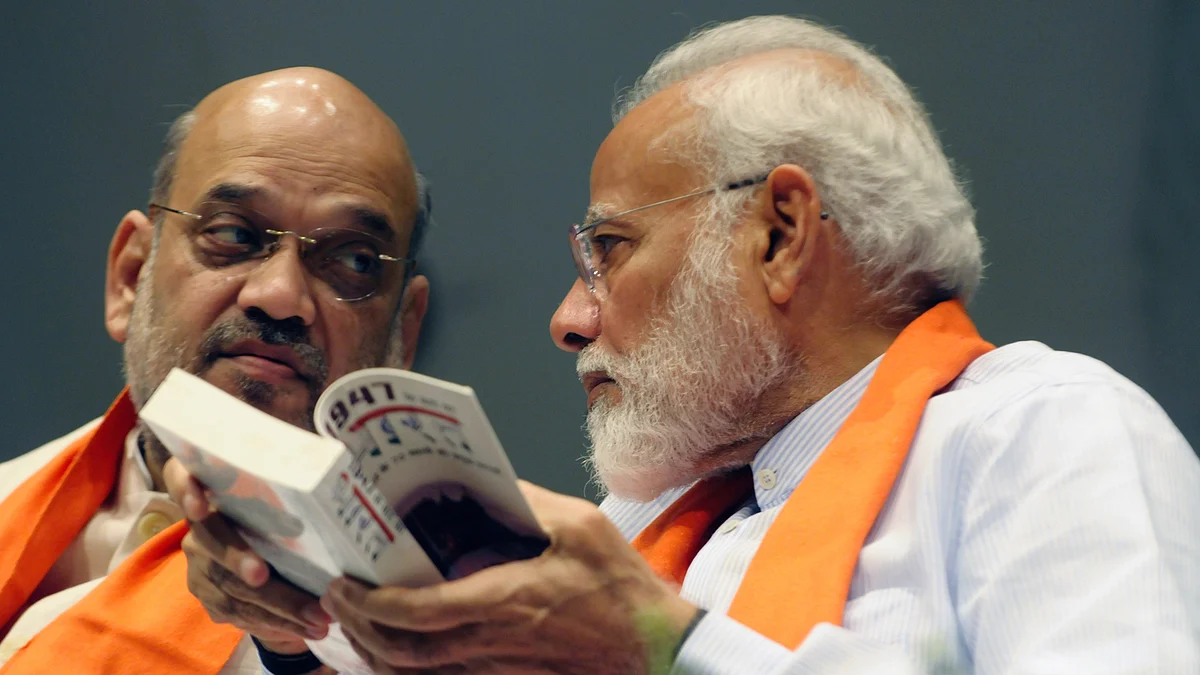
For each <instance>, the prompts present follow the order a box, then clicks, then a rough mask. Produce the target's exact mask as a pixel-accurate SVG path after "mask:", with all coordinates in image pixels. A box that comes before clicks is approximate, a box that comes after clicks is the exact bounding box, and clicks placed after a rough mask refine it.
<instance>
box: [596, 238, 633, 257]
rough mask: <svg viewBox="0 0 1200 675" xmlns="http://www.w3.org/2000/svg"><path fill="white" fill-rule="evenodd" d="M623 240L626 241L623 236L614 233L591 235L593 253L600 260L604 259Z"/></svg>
mask: <svg viewBox="0 0 1200 675" xmlns="http://www.w3.org/2000/svg"><path fill="white" fill-rule="evenodd" d="M623 241H626V239H625V238H624V237H618V236H617V235H615V234H598V235H596V236H594V237H592V249H593V254H594V255H595V256H596V257H598V258H600V259H601V260H605V259H607V258H608V255H609V254H610V253H612V251H613V249H614V248H616V247H617V246H618V245H620V244H621V242H623Z"/></svg>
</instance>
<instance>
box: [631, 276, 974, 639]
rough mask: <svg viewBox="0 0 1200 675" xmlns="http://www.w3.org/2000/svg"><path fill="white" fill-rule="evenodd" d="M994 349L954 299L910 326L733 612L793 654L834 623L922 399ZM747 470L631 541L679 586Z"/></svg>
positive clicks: (781, 523) (774, 534) (706, 484)
mask: <svg viewBox="0 0 1200 675" xmlns="http://www.w3.org/2000/svg"><path fill="white" fill-rule="evenodd" d="M991 349H993V346H992V345H991V344H989V343H987V342H985V341H984V340H983V339H982V338H980V337H979V334H978V332H976V330H975V326H974V324H972V323H971V319H970V318H969V317H968V316H967V313H966V310H965V309H964V308H963V306H962V304H961V303H960V302H958V301H957V300H951V301H947V302H943V303H940V304H938V305H937V306H936V307H934V308H933V309H930V310H929V311H927V312H925V313H924V314H922V315H921V316H920V317H918V318H917V319H916V320H915V321H913V322H912V323H911V324H909V326H908V327H906V328H905V329H904V330H903V331H902V332H901V333H900V335H899V337H897V338H896V341H895V342H894V343H893V344H892V346H891V347H890V348H888V350H887V351H886V352H885V353H884V355H883V359H882V360H881V361H880V363H879V366H878V368H877V369H876V370H875V374H874V376H872V378H871V382H870V384H868V385H867V389H866V391H865V392H864V393H863V397H862V400H861V401H859V403H858V405H857V406H855V408H854V411H853V412H851V413H850V416H849V417H848V418H847V419H846V422H845V424H843V425H842V427H841V429H840V430H839V431H838V433H837V435H835V436H834V438H833V440H832V441H831V442H830V443H829V446H828V447H826V448H825V449H824V451H822V453H821V456H820V457H818V458H817V461H816V462H815V463H814V464H813V466H812V468H811V469H809V471H808V474H807V475H805V477H804V479H803V480H802V481H801V482H800V485H799V486H798V487H797V488H796V491H795V492H793V493H792V496H791V497H789V498H788V500H787V502H786V503H784V505H783V507H782V509H781V510H780V513H779V515H778V516H777V517H776V519H775V522H774V523H772V525H771V527H770V529H769V530H767V534H766V536H765V537H764V538H763V541H762V543H761V544H760V545H759V547H758V551H757V553H756V554H755V556H754V559H753V560H751V561H750V567H749V569H748V570H747V571H746V575H745V576H744V577H743V578H742V583H741V585H740V586H739V587H738V591H737V594H736V595H735V596H734V598H733V603H732V604H731V605H730V607H729V616H730V617H731V618H733V619H736V620H737V621H739V622H740V623H742V624H744V625H746V626H748V627H750V628H752V629H754V630H755V631H757V632H759V633H761V634H762V635H765V636H766V637H769V638H771V639H772V640H774V641H776V642H778V643H780V644H782V645H784V646H785V647H788V648H789V649H795V648H797V647H798V646H800V643H801V642H803V641H804V638H805V637H806V636H807V635H808V633H809V631H811V630H812V628H813V627H814V626H816V625H817V624H818V623H822V622H828V623H832V624H841V621H842V612H843V610H844V609H845V606H846V600H847V596H848V594H849V592H850V581H851V579H852V577H853V575H854V568H855V566H856V565H857V563H858V554H859V551H861V550H862V546H863V542H864V541H865V540H866V537H867V534H868V532H870V530H871V527H872V525H873V524H874V523H875V519H876V518H877V517H878V516H879V511H880V510H881V509H882V508H883V505H884V502H886V500H887V497H888V495H889V494H890V493H891V491H892V487H893V485H894V484H895V482H896V477H897V476H898V475H899V473H900V470H901V468H903V466H904V460H905V459H906V458H907V457H908V450H909V447H910V446H911V445H912V442H913V438H914V436H915V435H916V432H917V427H918V425H919V424H920V422H921V416H922V415H923V414H924V412H925V405H926V404H927V403H928V402H929V399H930V398H931V397H932V396H933V395H934V394H936V393H937V392H938V391H939V390H941V389H942V388H943V387H945V386H947V385H949V384H950V383H951V382H953V381H954V380H955V379H956V378H957V377H958V376H959V375H960V374H961V373H962V371H963V370H964V369H966V367H967V366H968V365H970V363H971V362H972V361H974V360H975V359H976V358H978V357H979V356H980V355H982V354H984V353H986V352H988V351H990V350H991ZM752 489H753V486H752V485H751V484H750V478H749V475H748V473H747V472H745V471H738V472H734V473H732V474H727V475H725V476H718V477H715V478H710V479H706V480H703V481H701V482H699V483H697V484H696V485H695V486H693V487H692V488H691V489H690V490H688V491H687V492H686V493H684V495H683V496H682V497H680V498H679V499H678V500H677V501H676V502H675V503H674V504H672V505H671V506H670V507H668V508H667V510H666V511H664V512H663V513H662V514H660V515H659V516H658V518H656V519H655V520H654V522H652V523H651V524H650V525H648V526H647V527H646V529H644V530H643V531H642V532H641V533H640V534H639V535H638V536H637V537H636V538H635V539H634V540H633V546H634V548H636V549H637V550H638V551H639V552H640V553H641V554H642V556H643V557H644V558H646V560H647V561H648V562H649V563H650V566H651V567H652V568H654V570H655V572H656V573H657V574H658V575H659V576H660V577H662V578H664V579H666V580H668V581H673V582H675V583H679V584H682V583H683V578H684V575H685V574H686V573H687V568H688V565H690V564H691V561H692V559H693V558H694V557H695V555H696V553H697V552H698V551H699V550H700V548H701V547H703V545H704V543H705V542H706V541H707V540H708V537H709V536H711V534H712V528H713V527H714V526H715V525H716V523H715V520H716V519H717V518H719V517H720V516H722V515H723V514H725V513H727V512H728V510H729V508H730V507H731V506H732V505H733V504H735V503H737V502H739V501H740V500H741V499H745V498H746V497H748V496H749V494H750V493H751V490H752Z"/></svg>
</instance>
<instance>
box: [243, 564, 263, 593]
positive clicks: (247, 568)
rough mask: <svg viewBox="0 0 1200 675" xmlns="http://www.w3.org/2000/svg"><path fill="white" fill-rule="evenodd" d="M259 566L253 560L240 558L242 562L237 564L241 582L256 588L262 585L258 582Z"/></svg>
mask: <svg viewBox="0 0 1200 675" xmlns="http://www.w3.org/2000/svg"><path fill="white" fill-rule="evenodd" d="M260 568H261V566H260V564H259V562H258V561H257V560H255V559H254V558H242V562H240V563H239V564H238V572H239V573H240V574H241V576H242V580H243V581H245V582H246V583H248V584H250V585H251V586H258V585H259V584H261V583H262V581H261V580H259V576H261V575H260V574H259V571H260Z"/></svg>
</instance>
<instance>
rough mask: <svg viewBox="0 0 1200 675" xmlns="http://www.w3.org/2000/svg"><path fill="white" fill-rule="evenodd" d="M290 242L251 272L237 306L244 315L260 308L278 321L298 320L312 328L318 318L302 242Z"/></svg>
mask: <svg viewBox="0 0 1200 675" xmlns="http://www.w3.org/2000/svg"><path fill="white" fill-rule="evenodd" d="M291 239H292V238H291V237H283V238H282V239H280V241H279V244H278V248H277V249H276V250H275V252H274V253H272V254H271V255H270V256H268V257H267V259H266V260H264V261H262V263H260V264H259V265H258V267H256V268H255V269H254V270H253V271H251V272H250V275H249V276H248V277H247V278H246V283H245V284H244V285H243V286H242V290H241V292H240V293H238V305H239V306H240V307H241V308H242V310H243V311H245V310H248V309H250V308H252V307H255V308H258V309H260V310H262V311H264V312H266V313H267V315H268V316H270V317H271V318H272V319H276V320H279V321H283V320H285V319H291V318H293V317H295V318H296V319H299V320H300V321H301V322H303V323H304V325H305V326H310V325H312V323H313V321H315V320H316V315H317V307H316V302H315V301H314V299H313V293H312V287H311V279H310V278H309V275H308V272H307V270H306V269H305V267H304V261H303V259H302V258H301V249H300V245H299V244H300V242H299V241H294V240H292V241H289V240H291Z"/></svg>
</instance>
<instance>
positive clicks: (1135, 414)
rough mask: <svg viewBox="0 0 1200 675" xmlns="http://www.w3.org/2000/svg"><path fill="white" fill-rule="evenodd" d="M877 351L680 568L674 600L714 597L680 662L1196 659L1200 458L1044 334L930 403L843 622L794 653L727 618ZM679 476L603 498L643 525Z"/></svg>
mask: <svg viewBox="0 0 1200 675" xmlns="http://www.w3.org/2000/svg"><path fill="white" fill-rule="evenodd" d="M877 364H878V361H876V362H875V363H872V364H871V365H870V366H868V367H867V368H865V369H864V370H863V371H861V372H860V373H858V374H857V375H855V376H854V377H853V378H851V379H850V380H849V381H847V382H846V383H844V384H843V385H842V386H840V387H839V388H837V389H836V390H835V391H834V392H832V393H831V394H830V395H829V396H827V397H825V398H824V399H822V400H821V401H819V402H818V403H817V404H815V405H813V406H812V407H811V408H809V409H808V410H806V411H805V412H803V413H802V414H800V415H799V416H797V417H796V418H795V419H794V420H793V421H792V422H791V423H790V424H788V426H787V427H785V428H784V429H783V430H782V431H781V432H780V433H779V434H777V435H776V436H775V437H774V438H772V439H771V440H770V441H769V442H768V443H767V444H766V445H765V446H763V448H762V450H760V451H759V453H758V455H757V456H756V457H755V459H754V462H753V463H752V466H751V469H752V471H753V475H754V476H755V487H754V492H755V494H754V498H753V499H752V500H750V501H749V502H748V503H747V504H746V505H745V506H744V507H743V508H742V509H741V510H740V511H738V512H737V513H735V514H734V515H733V516H731V517H730V518H729V519H728V520H727V521H726V522H725V523H723V524H722V525H721V526H719V527H718V529H717V532H716V533H715V534H714V535H713V536H712V538H711V539H710V540H709V541H708V542H707V544H706V545H705V546H704V547H703V548H702V549H701V551H700V552H699V554H698V555H697V556H696V558H695V560H694V561H693V562H692V565H691V567H690V568H689V569H688V573H687V576H686V578H685V580H684V583H683V588H682V591H681V594H682V597H684V598H685V599H687V600H688V601H690V602H692V603H694V604H696V605H698V606H700V607H703V608H705V609H707V610H709V612H710V613H709V614H708V615H707V616H706V617H705V618H704V619H703V620H702V621H701V622H700V623H699V624H698V625H697V627H696V629H695V631H694V632H693V633H692V634H691V636H690V638H689V639H688V640H687V641H686V642H685V644H684V645H683V647H682V649H681V650H680V654H679V658H678V660H677V662H676V665H675V670H674V672H678V673H796V674H799V673H814V674H815V673H820V674H822V675H830V674H835V673H871V674H872V675H886V674H889V673H897V674H899V673H905V674H907V673H974V674H976V675H1018V674H1026V673H1028V674H1034V673H1036V674H1039V675H1041V674H1047V675H1049V674H1052V673H1062V674H1063V675H1088V674H1096V675H1100V674H1104V675H1116V674H1117V673H1155V674H1161V675H1168V674H1172V675H1174V674H1179V675H1185V674H1186V675H1196V674H1197V673H1200V461H1197V457H1196V455H1195V454H1194V453H1193V452H1192V450H1191V448H1190V447H1189V446H1188V444H1187V442H1186V441H1185V440H1184V439H1183V437H1182V436H1181V435H1180V433H1179V432H1178V430H1177V429H1176V428H1175V427H1174V425H1172V424H1171V422H1170V420H1169V419H1168V418H1167V416H1166V414H1165V413H1163V411H1162V410H1161V409H1160V408H1159V407H1158V405H1157V404H1155V402H1154V401H1153V400H1152V399H1151V398H1150V397H1149V396H1148V395H1147V394H1146V393H1145V392H1143V391H1142V390H1141V389H1139V388H1138V387H1137V386H1135V385H1134V384H1132V383H1131V382H1129V381H1128V380H1126V379H1125V378H1123V377H1121V376H1120V375H1118V374H1117V373H1115V372H1114V371H1112V370H1111V369H1110V368H1108V367H1107V366H1105V365H1104V364H1102V363H1100V362H1098V361H1096V360H1094V359H1091V358H1088V357H1085V356H1080V355H1078V354H1070V353H1065V352H1056V351H1053V350H1051V349H1049V348H1048V347H1046V346H1045V345H1042V344H1039V343H1034V342H1023V343H1016V344H1012V345H1008V346H1005V347H1002V348H1000V349H996V350H994V351H992V352H990V353H988V354H986V355H984V356H982V357H980V358H979V359H977V360H976V361H975V362H974V363H972V364H971V365H970V366H969V367H968V368H967V369H966V371H965V372H964V373H963V374H962V375H961V376H960V377H959V378H958V379H957V380H956V381H955V382H954V383H952V384H951V386H949V387H947V389H946V390H945V391H943V392H942V393H940V394H939V395H937V396H935V397H934V398H933V399H931V400H930V402H929V405H928V407H927V408H926V410H925V415H924V417H923V418H922V421H921V424H920V427H919V429H918V431H917V434H916V437H915V438H914V440H913V444H912V446H911V449H910V451H909V456H908V459H907V461H906V463H905V466H904V468H903V469H902V471H901V473H900V475H899V477H898V478H897V481H896V484H895V486H894V488H893V490H892V493H891V495H890V496H889V498H888V501H887V503H886V504H885V505H884V507H883V510H882V511H881V513H880V515H879V517H878V519H877V520H876V522H875V525H874V527H873V528H872V530H871V532H870V533H869V534H868V536H867V539H866V542H865V544H864V546H863V549H862V551H861V553H860V554H859V558H858V565H857V567H856V569H855V572H854V576H853V579H852V581H851V585H850V592H849V598H848V600H847V603H846V609H845V614H844V617H843V622H842V626H841V627H838V626H833V625H831V624H820V625H818V626H817V627H816V628H814V629H813V631H812V632H811V633H810V634H809V636H808V637H807V638H806V639H805V641H804V642H803V643H802V644H801V645H800V646H799V648H798V649H796V650H795V651H791V650H789V649H786V648H785V647H783V646H781V645H779V644H777V643H775V642H772V641H771V640H769V639H767V638H765V637H763V636H762V635H760V634H758V633H756V632H754V631H752V630H750V629H749V628H747V627H745V626H743V625H742V624H740V623H738V622H736V621H734V620H733V619H730V618H729V617H727V616H725V615H724V614H725V612H726V610H727V609H728V607H729V605H730V603H731V601H732V599H733V596H734V594H735V593H736V591H737V588H738V585H739V584H740V582H741V579H742V577H743V575H744V574H745V571H746V569H747V567H748V565H749V563H750V559H751V558H752V557H753V556H754V553H755V551H756V550H757V548H758V544H759V542H761V541H762V538H763V536H764V535H765V533H766V531H767V529H768V528H769V527H770V525H771V523H772V522H773V521H774V519H775V517H776V515H778V513H779V510H780V508H781V507H782V506H783V503H784V501H785V500H786V499H787V498H788V496H789V495H790V494H791V493H792V491H793V490H795V488H796V486H797V485H798V484H799V483H800V481H801V479H802V478H803V477H804V475H805V473H806V472H807V471H808V469H809V467H811V466H812V464H813V462H814V461H816V459H817V457H818V456H819V455H820V454H821V451H822V450H823V449H824V448H825V447H826V446H827V445H828V444H829V442H830V441H831V440H832V439H833V436H834V434H835V433H836V432H837V430H838V428H839V427H840V426H841V425H842V423H843V422H844V421H845V420H846V418H847V416H848V415H849V414H850V411H851V410H852V409H853V408H854V406H855V405H856V404H857V403H858V401H859V400H860V398H861V397H862V394H863V391H864V390H865V389H866V386H867V384H868V382H869V381H870V378H871V376H872V375H873V374H874V371H875V367H876V366H877ZM685 489H686V488H680V489H676V490H672V491H670V492H668V493H666V494H664V495H662V496H661V497H659V498H658V499H657V500H655V501H653V502H650V503H647V504H640V503H636V502H629V501H624V500H620V499H616V498H613V497H610V498H608V499H606V500H605V501H604V503H603V504H602V505H601V509H602V510H603V511H604V512H605V513H606V514H607V515H608V516H609V517H610V518H611V519H612V520H613V522H614V523H616V525H617V526H618V527H619V528H620V529H621V530H622V532H623V533H624V534H625V536H626V537H627V538H629V539H632V538H633V537H635V536H636V535H637V533H638V532H640V531H641V529H642V528H643V527H645V526H646V525H647V524H648V523H649V522H650V521H651V520H653V519H654V518H655V517H656V516H657V515H658V514H659V513H661V512H662V510H663V509H665V508H666V507H667V506H668V505H669V504H670V503H671V502H672V501H674V499H675V498H676V497H678V496H679V495H680V494H681V493H682V492H683V491H684V490H685ZM779 601H780V602H804V598H780V599H779Z"/></svg>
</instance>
